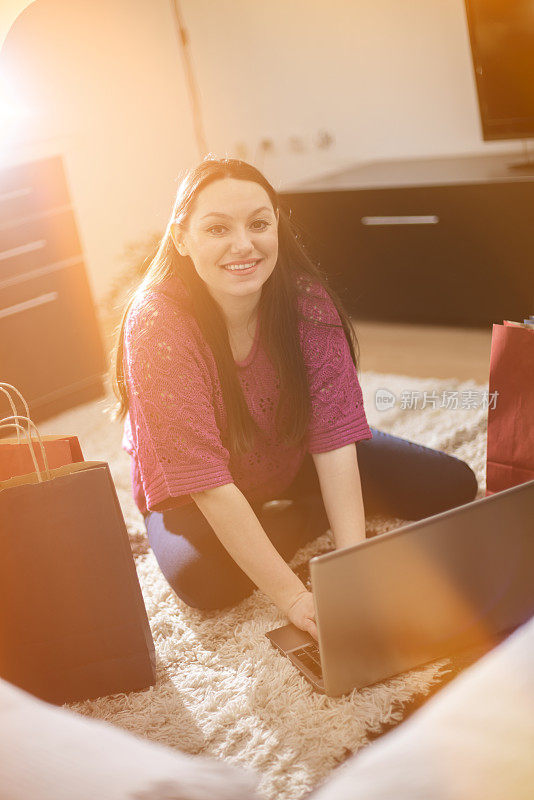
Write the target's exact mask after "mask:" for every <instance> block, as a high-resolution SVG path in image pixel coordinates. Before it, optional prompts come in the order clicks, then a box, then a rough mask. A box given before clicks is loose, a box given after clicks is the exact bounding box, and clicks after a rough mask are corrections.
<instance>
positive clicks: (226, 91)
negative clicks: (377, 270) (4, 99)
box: [0, 0, 521, 297]
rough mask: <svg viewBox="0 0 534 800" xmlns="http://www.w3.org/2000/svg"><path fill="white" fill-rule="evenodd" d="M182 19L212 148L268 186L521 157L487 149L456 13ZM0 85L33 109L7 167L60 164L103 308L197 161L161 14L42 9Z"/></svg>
mask: <svg viewBox="0 0 534 800" xmlns="http://www.w3.org/2000/svg"><path fill="white" fill-rule="evenodd" d="M181 8H182V11H183V15H184V18H185V22H186V25H187V28H188V30H189V34H190V37H191V47H192V53H193V58H194V66H195V73H196V77H197V82H198V85H199V88H200V92H201V96H202V109H203V118H204V126H205V129H206V134H207V140H208V146H209V149H210V150H212V151H213V152H215V153H217V154H219V155H221V154H225V153H227V154H229V155H240V156H241V157H245V158H247V159H248V160H251V161H253V162H254V163H257V164H258V166H260V168H263V169H264V171H265V172H266V174H267V175H268V177H269V178H270V179H271V180H272V181H273V183H274V184H275V185H276V186H277V187H278V188H284V187H286V186H289V185H290V184H291V183H292V182H295V181H298V180H299V179H305V178H309V177H311V176H313V175H317V174H321V173H324V172H328V171H330V170H333V169H339V168H341V167H343V166H344V165H346V164H350V163H354V162H361V161H367V160H372V159H382V158H392V157H403V156H432V155H435V154H453V153H476V152H492V151H496V150H511V149H516V150H520V149H521V147H520V144H519V143H518V142H515V143H514V142H504V143H491V144H490V143H484V142H483V141H482V138H481V133H480V125H479V119H478V106H477V100H476V93H475V84H474V78H473V73H472V66H471V60H470V50H469V42H468V34H467V24H466V20H465V11H464V5H463V2H461V0H354V1H353V2H349V1H348V0H328V1H327V0H321V1H320V2H318V0H314V1H312V0H269V2H263V0H182V1H181ZM0 13H1V12H0ZM0 72H1V74H2V75H3V76H4V79H5V80H8V81H9V84H10V86H11V87H14V88H15V91H16V94H17V97H19V98H21V101H22V102H23V103H24V104H25V106H26V107H27V108H28V116H27V117H25V118H23V119H21V120H20V122H19V123H18V124H17V125H16V126H13V127H12V128H11V130H9V131H7V132H6V131H4V137H3V148H2V154H1V163H2V164H9V163H15V162H18V161H24V160H28V159H32V158H37V157H40V156H43V155H48V154H55V153H61V154H62V155H63V156H64V159H65V164H66V168H67V173H68V178H69V183H70V187H71V193H72V196H73V200H74V205H75V209H76V213H77V218H78V224H79V228H80V232H81V236H82V241H83V244H84V248H85V253H86V260H87V265H88V269H89V273H90V278H91V282H92V285H93V289H94V291H95V294H96V295H97V296H98V297H101V296H103V295H104V294H105V292H106V291H107V289H108V288H109V286H110V283H111V281H112V278H113V276H114V275H116V274H117V272H118V270H120V269H121V267H122V260H121V258H122V254H123V252H124V248H125V246H126V245H128V244H129V243H130V242H132V241H135V240H142V239H143V238H146V237H147V236H149V235H150V234H151V233H152V232H155V231H158V230H162V229H163V227H164V225H165V224H166V222H167V216H168V213H169V211H170V206H171V203H172V200H173V197H174V193H175V191H176V180H177V176H178V173H179V170H180V169H181V168H183V167H185V166H187V165H189V164H191V163H193V162H194V161H195V160H196V158H197V156H198V151H197V148H196V143H195V139H194V132H193V126H192V122H191V117H190V106H189V100H188V95H187V87H186V84H185V80H184V71H183V64H182V58H181V53H180V50H179V48H178V40H177V35H176V30H175V27H174V20H173V16H172V11H171V5H170V2H169V0H150V2H149V0H70V1H69V3H65V2H64V0H36V2H34V3H32V4H31V5H30V6H29V7H28V8H27V9H26V10H25V11H24V12H23V13H22V14H21V15H20V16H19V17H18V19H17V21H16V22H15V24H14V25H13V26H12V28H11V31H10V33H9V35H8V37H7V39H6V41H5V44H4V47H3V50H2V53H1V56H0ZM320 131H327V132H328V133H329V134H330V135H331V136H332V138H333V142H332V144H331V145H330V146H329V147H326V148H319V147H318V146H317V141H318V136H319V132H320ZM263 139H268V140H270V141H271V142H272V145H273V146H272V150H269V151H262V150H261V148H260V147H259V144H260V142H261V141H262V140H263ZM295 140H296V141H295Z"/></svg>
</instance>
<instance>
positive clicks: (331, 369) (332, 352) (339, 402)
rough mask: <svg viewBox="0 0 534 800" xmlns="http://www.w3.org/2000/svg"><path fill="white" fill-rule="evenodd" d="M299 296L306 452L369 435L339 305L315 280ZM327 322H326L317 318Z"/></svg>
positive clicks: (324, 448) (367, 437) (321, 450)
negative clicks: (306, 390) (307, 410)
mask: <svg viewBox="0 0 534 800" xmlns="http://www.w3.org/2000/svg"><path fill="white" fill-rule="evenodd" d="M302 291H303V293H304V294H303V296H302V297H301V298H300V300H299V307H300V310H301V313H302V314H303V315H304V316H305V317H306V320H304V321H301V323H300V325H301V328H300V331H301V345H302V350H303V354H304V358H305V361H306V368H307V371H308V380H309V387H310V397H311V404H312V411H311V419H310V425H309V428H308V452H309V453H323V452H327V451H329V450H336V449H337V448H338V447H343V446H344V445H346V444H350V443H351V442H358V441H360V440H362V439H372V437H373V434H372V432H371V430H370V428H369V425H368V422H367V417H366V414H365V409H364V405H363V396H362V390H361V386H360V382H359V380H358V375H357V371H356V367H355V365H354V362H353V360H352V358H351V354H350V348H349V344H348V342H347V338H346V336H345V332H344V330H343V327H342V324H341V319H340V317H339V314H338V311H337V309H336V307H335V305H334V303H333V301H332V299H331V298H330V295H329V294H328V293H327V292H326V291H325V290H324V289H323V287H322V286H320V285H318V284H310V283H308V284H307V285H306V284H304V285H303V286H302ZM321 322H327V323H329V325H328V326H327V325H324V324H320V323H321Z"/></svg>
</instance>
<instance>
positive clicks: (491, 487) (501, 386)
mask: <svg viewBox="0 0 534 800" xmlns="http://www.w3.org/2000/svg"><path fill="white" fill-rule="evenodd" d="M489 394H490V396H494V397H495V402H494V403H490V404H489V406H488V434H487V441H488V450H487V464H486V496H487V495H491V494H494V493H495V492H500V491H502V490H503V489H508V488H510V487H511V486H516V485H517V484H519V483H525V482H526V481H529V480H532V479H534V330H529V329H528V328H526V327H523V326H520V325H514V324H511V323H509V322H505V323H504V325H493V331H492V338H491V357H490V376H489Z"/></svg>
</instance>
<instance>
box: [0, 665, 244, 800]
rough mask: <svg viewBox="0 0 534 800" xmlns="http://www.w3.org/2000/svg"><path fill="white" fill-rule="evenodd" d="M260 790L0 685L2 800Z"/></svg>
mask: <svg viewBox="0 0 534 800" xmlns="http://www.w3.org/2000/svg"><path fill="white" fill-rule="evenodd" d="M257 784H258V779H257V777H256V775H255V774H254V773H252V771H248V770H242V769H238V768H236V767H232V766H230V765H228V764H224V763H221V762H219V761H215V760H211V759H207V758H201V757H197V756H187V755H184V754H183V753H178V752H176V751H174V750H171V749H169V748H166V747H162V746H160V745H157V744H154V743H152V742H149V741H146V740H144V739H140V738H138V737H136V736H133V735H132V734H129V733H126V732H125V731H121V730H119V729H118V728H115V727H113V726H112V725H110V724H108V723H105V722H99V721H95V720H92V719H88V718H86V717H82V716H80V715H78V714H75V713H74V712H72V711H68V710H66V709H63V708H58V707H57V706H52V705H49V704H48V703H44V702H43V701H41V700H37V699H36V698H34V697H33V696H32V695H29V694H27V693H26V692H23V691H22V690H20V689H17V688H15V687H14V686H12V685H11V684H9V683H6V682H5V681H2V680H0V797H1V800H37V799H38V800H171V798H172V800H174V799H175V798H177V799H178V800H252V799H253V798H257V795H256V792H255V789H256V787H257Z"/></svg>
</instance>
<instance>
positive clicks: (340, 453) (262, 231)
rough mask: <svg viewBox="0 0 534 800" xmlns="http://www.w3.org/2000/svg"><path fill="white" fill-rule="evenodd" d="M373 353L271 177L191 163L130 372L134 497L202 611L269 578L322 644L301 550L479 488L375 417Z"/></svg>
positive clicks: (119, 372)
mask: <svg viewBox="0 0 534 800" xmlns="http://www.w3.org/2000/svg"><path fill="white" fill-rule="evenodd" d="M357 349H358V347H357V341H356V339H355V337H354V333H353V329H352V327H351V324H350V319H349V317H348V315H347V313H346V312H345V310H344V309H343V307H342V304H341V302H340V300H339V298H338V297H337V295H336V294H335V293H334V292H333V291H332V289H331V288H330V287H329V286H328V284H327V280H326V277H325V275H324V274H323V273H321V271H320V270H319V269H318V267H317V266H315V265H314V264H313V263H312V261H311V260H310V259H309V258H308V256H307V255H306V253H305V251H304V250H303V248H302V247H301V245H300V243H299V241H298V238H297V236H296V235H295V232H294V230H293V227H292V225H291V223H290V221H289V218H288V216H287V215H286V214H285V213H284V211H283V209H282V208H281V207H280V205H279V200H278V196H277V194H276V192H275V190H274V189H273V187H272V186H271V184H270V183H269V182H268V181H267V180H266V179H265V177H264V176H263V175H262V174H261V173H260V172H258V170H257V169H255V168H254V167H253V166H251V165H250V164H246V163H245V162H242V161H238V160H234V159H215V158H213V157H211V156H209V157H207V158H206V159H205V160H204V161H203V162H201V163H200V164H199V165H198V166H197V167H196V168H194V169H192V170H190V171H189V172H188V173H187V174H186V176H185V178H184V179H183V181H182V183H181V185H180V187H179V189H178V193H177V196H176V201H175V203H174V208H173V211H172V214H171V217H170V220H169V223H168V225H167V229H166V231H165V235H164V236H163V239H162V240H161V244H160V246H159V249H158V251H157V253H156V255H155V257H154V258H153V260H152V262H151V264H150V266H149V268H148V271H147V273H146V275H145V277H144V279H143V281H142V283H141V285H140V287H139V288H138V290H137V291H136V293H135V294H134V296H133V298H132V300H130V303H129V304H128V307H127V308H126V311H125V314H124V317H123V321H122V324H121V327H120V335H119V339H118V345H117V353H116V364H115V369H116V375H115V378H116V386H117V389H118V397H119V409H118V410H119V414H120V415H122V416H126V421H125V435H124V441H123V445H124V447H125V448H126V449H127V450H128V452H129V453H130V454H131V457H132V482H133V491H134V497H135V500H136V503H137V505H138V507H139V509H140V510H141V512H142V513H143V515H144V519H145V524H146V528H147V533H148V539H149V542H150V545H151V547H152V549H153V552H154V554H155V556H156V558H157V560H158V563H159V565H160V567H161V570H162V572H163V574H164V575H165V577H166V579H167V581H168V582H169V584H170V585H171V586H172V588H173V589H174V591H175V592H176V594H177V595H178V596H179V597H181V598H182V599H183V600H184V601H185V602H186V603H187V604H189V605H190V606H194V607H196V608H203V609H215V608H221V607H224V606H227V605H230V604H234V603H236V602H238V601H239V600H241V599H242V598H244V597H246V596H247V595H248V594H250V593H251V592H252V590H253V589H254V588H255V587H256V586H257V587H259V589H260V590H262V591H263V592H265V593H266V594H267V595H269V596H270V597H271V599H272V600H273V602H274V603H276V605H277V606H278V607H279V608H280V609H281V610H282V611H283V612H284V613H285V614H286V615H287V616H288V617H289V619H290V620H291V621H292V622H293V623H294V624H295V625H297V626H298V627H299V628H302V629H303V630H307V631H308V632H310V633H311V634H312V635H313V636H316V634H317V631H316V627H315V620H314V606H313V598H312V595H311V593H310V592H308V591H307V590H306V587H305V586H304V585H303V583H302V582H301V581H300V579H299V578H298V577H297V575H296V574H295V573H294V572H293V571H292V570H291V569H290V568H289V566H288V564H287V561H289V560H290V559H291V557H292V556H293V554H294V553H295V552H296V550H297V549H298V548H299V547H300V546H301V545H303V544H304V543H305V542H307V541H310V540H311V539H313V538H315V537H316V536H318V535H319V534H321V533H323V532H324V531H325V530H326V529H327V528H328V527H330V528H331V530H332V533H333V536H334V540H335V545H336V547H338V548H341V547H347V546H350V545H353V544H356V543H357V542H360V541H362V540H363V539H365V516H364V506H365V509H366V510H367V512H368V513H375V512H381V513H385V514H391V515H394V516H398V517H401V518H404V519H420V518H422V517H425V516H429V515H431V514H434V513H438V512H440V511H443V510H445V509H447V508H451V507H453V506H456V505H460V504H462V503H466V502H468V501H470V500H472V499H473V498H474V497H475V495H476V492H477V482H476V478H475V476H474V474H473V472H472V470H471V469H470V468H469V467H468V466H467V464H465V463H464V462H463V461H460V460H459V459H457V458H454V457H452V456H449V455H447V454H445V453H441V452H438V451H435V450H431V449H429V448H426V447H422V446H419V445H417V444H414V443H413V442H409V441H406V440H404V439H400V438H398V437H395V436H390V435H388V434H386V433H383V432H381V431H378V430H376V429H373V428H370V427H369V425H368V423H367V419H366V415H365V410H364V406H363V401H362V392H361V388H360V384H359V381H358V377H357V371H358V357H357V354H356V352H357ZM273 500H285V501H286V503H278V504H277V503H273V502H271V501H273Z"/></svg>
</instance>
